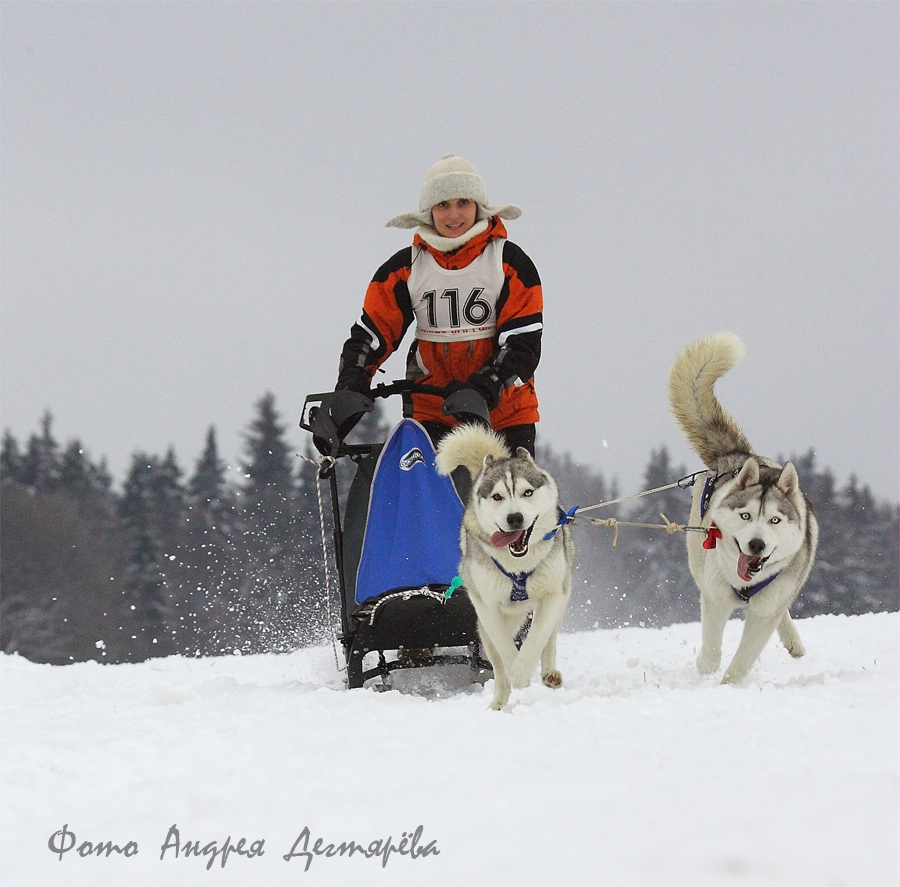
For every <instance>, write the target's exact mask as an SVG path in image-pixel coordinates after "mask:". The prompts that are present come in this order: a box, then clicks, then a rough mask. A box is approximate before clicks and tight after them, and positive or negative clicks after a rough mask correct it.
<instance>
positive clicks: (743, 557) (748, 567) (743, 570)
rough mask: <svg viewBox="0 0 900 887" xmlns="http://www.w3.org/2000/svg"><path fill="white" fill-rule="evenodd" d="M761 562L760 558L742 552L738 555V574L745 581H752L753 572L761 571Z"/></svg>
mask: <svg viewBox="0 0 900 887" xmlns="http://www.w3.org/2000/svg"><path fill="white" fill-rule="evenodd" d="M760 564H761V560H760V558H758V557H755V556H754V555H750V554H744V552H741V553H740V555H739V557H738V565H737V571H738V576H740V577H741V579H742V580H743V581H744V582H752V581H753V574H754V573H758V572H759V567H760Z"/></svg>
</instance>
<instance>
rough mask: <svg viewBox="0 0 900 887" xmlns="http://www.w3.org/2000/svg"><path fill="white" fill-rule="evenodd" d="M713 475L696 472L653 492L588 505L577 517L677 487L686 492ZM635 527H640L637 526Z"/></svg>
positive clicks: (708, 472)
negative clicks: (586, 512)
mask: <svg viewBox="0 0 900 887" xmlns="http://www.w3.org/2000/svg"><path fill="white" fill-rule="evenodd" d="M713 474H715V472H714V471H706V470H704V471H695V472H694V473H693V474H688V475H686V476H685V477H683V478H681V480H677V481H675V483H672V484H666V485H665V486H664V487H655V488H654V489H652V490H644V491H643V492H642V493H633V494H632V495H631V496H619V498H618V499H609V500H607V501H606V502H598V503H597V504H596V505H587V506H585V507H584V508H579V509H577V511H576V515H578V514H581V512H583V511H593V510H594V509H595V508H605V507H606V506H607V505H618V504H619V503H620V502H629V501H630V500H632V499H640V498H641V497H642V496H652V495H653V494H654V493H662V492H664V491H665V490H673V489H675V487H679V488H680V489H682V490H686V489H689V488H690V487H692V486H693V485H694V484H695V483H696V482H697V478H698V477H710V476H711V475H713ZM623 526H624V524H623ZM635 526H639V525H637V524H635ZM651 526H654V527H656V526H659V525H658V524H651Z"/></svg>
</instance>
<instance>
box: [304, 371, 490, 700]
mask: <svg viewBox="0 0 900 887" xmlns="http://www.w3.org/2000/svg"><path fill="white" fill-rule="evenodd" d="M412 392H422V393H428V394H439V395H441V396H443V394H444V390H443V389H439V388H433V387H426V386H416V385H413V384H412V383H408V382H393V383H390V384H382V385H379V386H376V387H375V388H374V389H373V390H372V397H373V398H377V397H390V396H392V395H394V394H403V395H404V396H406V397H408V396H409V394H411V393H412ZM469 396H470V392H467V391H461V392H456V393H455V394H453V395H451V396H450V397H448V398H447V399H446V400H445V412H448V413H450V414H451V415H454V416H456V417H457V418H460V419H464V418H466V417H472V416H477V417H479V418H480V419H482V420H487V416H486V415H485V414H484V413H483V412H482V411H480V409H479V403H478V401H477V400H476V401H472V400H469ZM482 406H483V405H482ZM372 409H373V400H372V399H371V398H369V397H366V396H365V395H361V394H358V393H356V392H352V391H333V392H328V393H326V394H311V395H309V396H308V397H307V398H306V400H305V402H304V405H303V414H302V416H301V419H300V427H301V428H303V429H304V430H306V431H309V432H310V433H311V434H312V436H313V446H314V447H315V448H316V449H317V450H318V451H319V453H320V454H321V455H322V457H323V458H322V459H321V460H320V463H319V466H320V467H319V479H320V481H323V480H327V482H328V488H329V490H330V498H331V516H332V541H333V545H334V552H333V554H334V562H335V564H336V566H337V585H338V590H339V598H340V626H341V634H340V636H339V640H340V642H341V645H342V647H343V653H344V658H345V661H346V669H347V671H346V683H347V686H348V687H349V688H350V689H355V688H358V687H362V686H363V685H364V684H365V683H366V682H367V681H370V680H372V679H373V678H379V677H380V678H381V681H380V683H378V684H377V687H378V689H388V688H389V687H390V686H391V674H392V672H394V671H396V670H398V669H409V668H424V667H430V666H447V665H460V664H466V665H468V666H469V669H470V672H471V677H472V680H473V681H480V682H483V681H484V680H486V679H487V678H489V677H490V676H491V666H490V663H489V662H488V661H487V660H486V659H485V658H484V656H483V653H482V650H481V646H480V641H479V638H478V630H477V620H476V616H475V610H474V608H473V607H472V603H471V601H470V600H469V598H468V595H467V594H466V591H465V589H464V588H462V587H460V582H459V579H458V577H457V572H458V569H459V560H460V550H459V528H460V523H461V521H462V515H463V503H462V500H461V498H460V495H459V493H458V492H457V489H456V486H455V485H454V482H453V480H452V479H451V478H449V477H445V476H442V475H439V474H438V473H437V469H436V468H435V464H434V460H435V450H434V446H433V445H432V442H431V439H430V437H429V436H428V433H427V432H426V431H425V429H424V428H423V427H422V425H420V424H419V423H418V422H416V421H415V420H414V419H409V418H407V419H403V420H402V421H401V422H400V423H399V424H398V425H396V426H395V427H394V428H393V430H392V431H391V432H390V434H389V435H388V437H387V439H386V440H385V441H381V442H373V443H348V442H347V441H346V437H347V435H348V434H349V432H350V430H351V429H352V428H353V426H354V425H355V424H356V423H357V422H358V421H359V419H360V418H361V417H362V416H363V414H364V413H366V412H369V411H371V410H372ZM342 461H343V464H345V465H350V463H352V466H353V471H352V480H351V482H350V486H349V490H347V492H346V502H345V503H342V498H343V495H342V494H343V491H342V489H341V485H339V482H338V471H337V468H338V465H339V464H340V463H341V462H342ZM454 580H455V581H454ZM326 594H327V591H326Z"/></svg>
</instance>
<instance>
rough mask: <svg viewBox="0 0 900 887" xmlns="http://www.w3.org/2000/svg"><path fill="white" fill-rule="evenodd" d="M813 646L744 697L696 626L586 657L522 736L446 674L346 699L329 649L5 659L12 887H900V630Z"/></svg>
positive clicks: (758, 673)
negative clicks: (725, 680) (115, 661)
mask: <svg viewBox="0 0 900 887" xmlns="http://www.w3.org/2000/svg"><path fill="white" fill-rule="evenodd" d="M798 625H799V628H800V632H801V635H802V637H803V640H804V642H805V644H806V646H807V649H808V651H809V653H808V655H807V656H806V657H805V658H804V659H802V660H799V661H794V660H792V659H790V657H789V656H788V655H787V654H786V653H785V651H784V650H783V649H781V648H780V647H779V646H777V645H776V644H775V643H770V645H769V646H768V647H767V648H766V650H765V651H764V653H763V655H762V658H761V660H760V662H759V663H758V664H757V667H756V669H755V670H754V672H753V673H752V675H751V676H750V678H749V679H748V680H747V682H746V683H745V684H744V685H743V686H741V687H721V686H718V685H717V684H716V681H715V679H713V678H701V677H700V676H699V675H698V674H697V673H696V672H695V671H694V669H693V659H694V655H695V648H696V645H697V642H698V639H699V626H698V625H675V626H672V627H669V628H666V629H662V630H651V629H622V630H610V631H595V632H585V633H577V634H567V635H564V636H562V637H561V638H560V651H559V661H560V666H561V669H562V671H563V675H564V677H565V686H564V688H563V689H561V690H559V691H556V692H554V691H551V690H548V689H546V688H544V687H542V686H537V685H535V686H532V687H531V688H529V689H528V690H526V691H517V692H516V691H514V693H513V697H512V700H511V705H510V707H509V708H508V709H507V710H506V711H503V712H500V713H495V712H490V711H488V710H487V702H488V699H489V688H482V687H480V686H478V685H475V686H474V687H472V686H468V685H465V684H464V683H463V682H462V680H461V679H460V673H458V672H451V671H447V670H445V671H444V672H442V673H441V674H440V675H435V674H434V673H432V674H425V673H424V672H420V673H418V674H415V675H414V674H412V673H409V674H407V675H404V676H403V681H404V683H403V691H402V692H390V693H376V692H373V691H372V690H370V689H365V690H356V691H352V692H350V691H347V690H344V689H343V687H342V683H341V679H340V677H339V675H338V674H337V673H336V670H335V664H334V656H333V653H332V650H331V648H330V647H321V648H316V649H310V650H301V651H299V652H296V653H294V654H291V655H266V656H254V657H244V658H240V657H231V658H220V659H204V660H190V659H182V658H174V657H173V658H168V659H161V660H154V661H150V662H146V663H142V664H139V665H108V666H102V665H98V664H96V663H93V662H88V663H82V664H76V665H70V666H65V667H59V666H48V665H35V664H33V663H30V662H28V661H26V660H24V659H21V658H19V657H16V656H3V657H0V677H2V693H3V696H2V704H3V713H2V730H3V748H2V752H3V754H2V788H3V819H2V870H0V881H2V884H3V887H45V885H46V887H51V885H66V887H77V885H93V887H97V885H115V887H132V885H134V887H137V885H152V887H162V885H167V887H168V885H171V887H179V885H187V884H191V885H193V884H204V885H213V884H222V885H241V887H249V885H254V887H256V885H261V887H268V885H281V884H309V885H329V887H331V885H344V884H347V885H350V884H355V885H358V884H382V885H392V887H393V885H405V884H415V885H422V884H427V885H460V884H478V885H485V887H493V885H506V884H509V885H532V884H558V885H563V887H565V885H582V884H585V885H587V884H591V885H604V887H608V885H666V887H667V885H704V884H708V885H717V887H721V885H817V887H818V885H861V887H869V885H896V884H897V883H898V880H900V864H898V855H897V835H898V833H900V816H898V807H900V803H898V802H900V782H898V748H900V743H898V739H900V735H898V733H900V731H898V721H900V718H898V714H900V712H898V698H900V697H898V673H900V668H898V667H900V662H898V639H900V638H898V629H900V617H898V615H897V614H896V613H893V614H873V615H866V616H857V617H837V616H819V617H815V618H813V619H808V620H800V621H799V623H798ZM739 630H740V623H738V622H734V621H733V622H732V623H730V625H729V630H728V633H727V634H726V655H727V654H728V652H729V651H733V650H734V647H735V645H736V642H737V635H738V632H739ZM397 683H398V684H399V683H400V679H399V678H398V679H397ZM172 826H176V827H177V834H176V832H175V831H174V830H172ZM419 826H421V830H420V831H419ZM242 838H243V839H245V840H244V842H243V844H241V843H240V840H241V839H242ZM298 838H299V840H298ZM226 839H228V840H230V845H231V846H232V847H235V846H236V847H237V850H235V851H233V852H230V854H229V855H228V856H227V858H226V856H225V854H224V853H223V852H222V850H223V847H224V845H225V842H226ZM317 839H322V843H321V844H320V845H319V848H318V849H319V850H320V851H322V852H323V853H324V851H325V850H326V849H327V845H328V844H334V845H338V844H340V843H341V842H346V843H347V844H349V842H351V841H353V842H356V844H357V845H361V846H362V848H363V849H365V850H368V851H369V853H370V855H369V857H368V858H367V856H366V855H365V854H364V853H363V852H362V851H361V850H360V851H356V852H353V853H352V855H348V852H347V851H348V848H347V847H345V848H344V850H345V852H344V854H343V855H339V854H338V852H337V851H338V848H337V847H336V846H335V847H334V848H333V849H332V851H331V852H332V854H333V855H332V856H331V857H330V858H329V857H328V856H326V855H316V854H314V852H313V851H314V849H315V842H316V840H317ZM388 839H390V842H391V844H392V845H393V847H395V848H396V849H395V850H393V851H391V852H390V853H388V854H386V851H385V848H386V846H387V842H388ZM106 842H112V844H113V845H117V846H118V848H119V849H120V850H121V851H123V852H121V853H119V852H117V851H116V850H115V849H112V848H111V847H108V846H104V845H106ZM188 842H191V843H190V844H189V845H188ZM375 842H380V844H379V845H376V844H375ZM51 845H52V846H53V847H54V848H56V849H57V850H67V852H63V853H62V854H60V853H54V852H53V851H52V850H51ZM186 846H187V847H188V849H189V850H196V851H201V852H202V851H203V850H204V849H205V850H206V855H205V856H204V855H200V856H197V855H189V856H185V848H186ZM69 847H71V848H72V849H67V848H69ZM164 847H165V848H166V849H165V851H164V850H163V848H164ZM292 848H293V849H294V853H295V856H294V858H290V859H288V860H287V861H286V860H285V858H284V857H285V855H289V854H290V852H291V850H292ZM107 849H109V850H110V855H109V856H107V855H106V850H107ZM349 850H352V848H349ZM411 850H412V851H413V852H412V853H411V852H410V851H411ZM176 851H177V855H176ZM304 851H305V852H306V854H308V855H303V852H304ZM378 851H380V855H375V854H376V853H378ZM98 853H99V855H98ZM79 854H82V855H79ZM213 854H215V855H213ZM161 855H162V857H163V858H162V859H161V858H160V857H161ZM307 863H308V864H309V868H308V871H306V866H307ZM208 865H209V868H208Z"/></svg>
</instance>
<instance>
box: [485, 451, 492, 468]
mask: <svg viewBox="0 0 900 887" xmlns="http://www.w3.org/2000/svg"><path fill="white" fill-rule="evenodd" d="M493 464H494V457H493V456H492V455H491V454H490V453H488V454H487V455H486V456H485V457H484V463H483V464H482V469H484V468H487V467H488V466H489V465H493Z"/></svg>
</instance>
